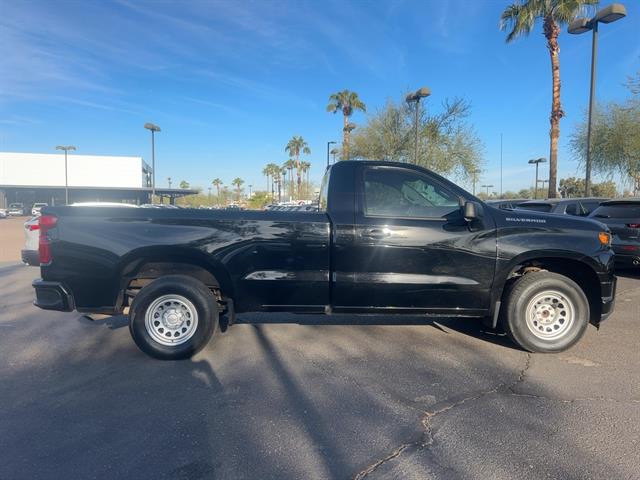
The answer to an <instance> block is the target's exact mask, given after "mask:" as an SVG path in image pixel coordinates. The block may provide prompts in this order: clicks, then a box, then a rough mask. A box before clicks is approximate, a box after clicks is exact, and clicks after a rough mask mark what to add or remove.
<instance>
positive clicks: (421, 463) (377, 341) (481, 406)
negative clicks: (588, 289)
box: [0, 265, 640, 480]
mask: <svg viewBox="0 0 640 480" xmlns="http://www.w3.org/2000/svg"><path fill="white" fill-rule="evenodd" d="M37 275H38V270H37V269H35V268H33V267H25V266H22V265H8V266H3V267H0V306H1V308H0V352H2V362H0V385H2V388H0V452H2V461H1V462H0V478H2V479H12V480H14V479H38V478H43V479H48V478H82V479H84V478H98V479H106V478H109V479H113V478H136V479H146V478H149V479H158V478H170V479H182V478H184V479H197V478H207V479H209V478H211V479H213V478H225V479H227V478H229V479H243V478H247V479H256V478H259V479H267V478H274V479H285V478H291V479H301V478H304V479H334V478H337V479H343V478H344V479H347V478H358V479H362V478H370V479H380V478H385V479H386V478H402V479H425V478H482V479H487V478H492V479H501V478H504V479H507V478H508V479H514V478H527V479H530V478H576V479H577V478H580V479H583V478H607V479H610V478H640V456H639V454H638V447H639V442H640V373H639V371H638V364H639V360H640V355H639V354H638V345H639V341H638V338H639V334H640V325H639V322H640V303H639V302H638V300H637V299H638V296H639V295H640V280H639V279H637V278H629V277H623V278H621V279H620V284H619V291H618V297H617V311H616V313H615V314H614V316H613V317H612V318H611V319H610V320H609V321H607V323H606V325H604V326H603V327H602V328H601V329H600V331H596V330H595V328H590V329H589V331H588V333H587V336H586V337H585V338H584V339H583V341H582V342H581V343H580V344H579V345H578V346H576V347H574V348H573V349H572V350H571V351H569V352H566V353H563V354H557V355H529V354H527V353H525V352H522V351H520V350H517V349H515V348H514V347H513V346H512V345H511V344H510V343H509V342H508V341H506V340H505V339H504V338H502V337H499V336H495V335H491V334H489V333H485V332H483V331H482V330H481V329H480V328H479V327H478V326H477V324H476V323H474V322H473V321H469V320H466V321H462V320H456V321H454V320H442V321H438V322H433V321H429V320H425V319H424V318H419V317H393V318H385V317H365V318H364V319H362V318H361V319H360V320H359V322H360V323H361V324H355V323H356V321H357V320H356V319H355V318H354V317H348V316H335V317H329V318H323V317H314V316H294V315H247V316H244V317H242V318H241V321H242V323H241V324H238V325H234V326H232V327H231V328H230V329H228V330H227V331H226V332H225V333H223V334H221V335H218V336H217V337H216V338H215V339H214V341H213V342H212V343H211V344H210V345H209V346H208V347H207V348H206V349H205V350H204V351H203V352H201V353H200V354H198V355H197V356H196V357H195V358H194V359H192V360H191V361H183V362H161V361H157V360H152V359H151V358H149V357H147V356H145V355H144V354H142V353H141V352H140V351H138V349H137V348H136V347H135V345H134V344H133V342H132V341H131V339H130V337H129V332H128V329H127V328H126V320H125V319H124V318H123V317H108V318H104V319H101V320H97V321H91V320H89V319H87V318H85V317H83V316H81V315H79V314H77V313H60V312H43V311H40V310H38V309H36V308H35V307H33V306H32V305H31V301H32V292H31V288H30V282H31V280H32V279H33V278H35V277H36V276H37ZM323 320H328V321H329V323H330V324H329V325H323V324H322V323H321V322H322V321H323Z"/></svg>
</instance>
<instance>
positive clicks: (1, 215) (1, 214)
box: [0, 208, 8, 219]
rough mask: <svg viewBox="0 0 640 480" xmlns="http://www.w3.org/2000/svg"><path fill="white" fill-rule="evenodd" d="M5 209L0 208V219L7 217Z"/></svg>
mask: <svg viewBox="0 0 640 480" xmlns="http://www.w3.org/2000/svg"><path fill="white" fill-rule="evenodd" d="M7 215H8V214H7V210H6V209H4V208H0V219H3V218H7Z"/></svg>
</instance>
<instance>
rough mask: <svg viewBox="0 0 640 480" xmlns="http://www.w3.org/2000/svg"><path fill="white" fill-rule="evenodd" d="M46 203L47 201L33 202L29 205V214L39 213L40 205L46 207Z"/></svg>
mask: <svg viewBox="0 0 640 480" xmlns="http://www.w3.org/2000/svg"><path fill="white" fill-rule="evenodd" d="M47 205H48V204H47V203H34V204H33V206H32V207H31V216H33V217H35V216H36V215H40V210H41V209H42V207H46V206H47Z"/></svg>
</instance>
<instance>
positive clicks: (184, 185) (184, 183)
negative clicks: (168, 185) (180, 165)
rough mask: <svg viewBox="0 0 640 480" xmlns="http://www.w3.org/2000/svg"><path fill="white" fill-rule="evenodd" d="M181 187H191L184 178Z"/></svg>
mask: <svg viewBox="0 0 640 480" xmlns="http://www.w3.org/2000/svg"><path fill="white" fill-rule="evenodd" d="M180 188H189V182H187V181H186V180H182V181H181V182H180Z"/></svg>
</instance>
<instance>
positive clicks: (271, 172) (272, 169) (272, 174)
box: [267, 163, 280, 200]
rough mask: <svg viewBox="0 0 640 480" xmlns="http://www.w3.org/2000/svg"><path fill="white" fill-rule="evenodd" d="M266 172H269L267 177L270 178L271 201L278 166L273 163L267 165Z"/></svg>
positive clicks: (278, 170)
mask: <svg viewBox="0 0 640 480" xmlns="http://www.w3.org/2000/svg"><path fill="white" fill-rule="evenodd" d="M267 170H269V176H270V177H271V190H270V192H271V199H272V200H273V198H274V196H275V195H274V186H275V180H276V178H277V176H278V174H279V173H280V167H279V166H278V165H276V164H275V163H269V164H268V165H267Z"/></svg>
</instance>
